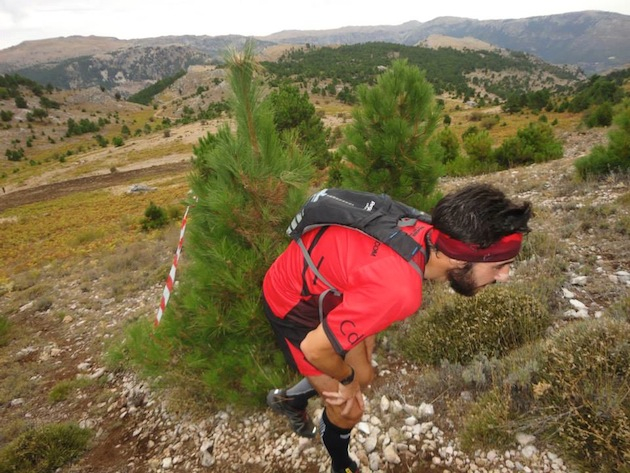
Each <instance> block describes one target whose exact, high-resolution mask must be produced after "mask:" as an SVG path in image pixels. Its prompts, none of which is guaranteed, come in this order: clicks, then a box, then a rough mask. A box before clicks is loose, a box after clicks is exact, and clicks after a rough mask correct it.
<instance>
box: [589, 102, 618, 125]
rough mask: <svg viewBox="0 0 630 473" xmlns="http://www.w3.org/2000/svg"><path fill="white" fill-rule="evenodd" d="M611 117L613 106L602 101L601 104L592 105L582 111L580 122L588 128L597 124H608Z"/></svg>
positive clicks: (610, 121)
mask: <svg viewBox="0 0 630 473" xmlns="http://www.w3.org/2000/svg"><path fill="white" fill-rule="evenodd" d="M612 119H613V106H612V104H611V103H610V102H604V103H603V104H600V105H597V106H596V107H593V108H592V109H591V110H588V111H586V112H585V113H584V117H583V118H582V122H583V123H584V124H585V125H586V126H587V127H588V128H594V127H597V126H610V125H611V124H612Z"/></svg>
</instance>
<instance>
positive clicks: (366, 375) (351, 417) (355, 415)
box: [308, 337, 374, 473]
mask: <svg viewBox="0 0 630 473" xmlns="http://www.w3.org/2000/svg"><path fill="white" fill-rule="evenodd" d="M373 341H374V339H373V337H370V340H369V342H370V343H366V342H367V340H366V341H364V342H362V343H360V344H359V345H357V346H356V347H354V348H353V349H352V350H350V351H349V352H348V354H347V355H346V358H345V361H346V363H348V364H349V365H350V366H352V368H354V372H355V376H356V377H357V378H358V380H359V383H360V384H361V389H362V390H364V389H365V388H366V387H367V386H368V385H369V384H370V382H371V381H372V378H373V376H374V370H373V368H372V363H371V354H372V350H373V348H374V343H373ZM308 380H309V382H310V384H311V385H312V386H313V387H314V388H315V389H316V390H317V392H318V393H319V394H320V395H321V393H323V392H324V391H337V389H338V388H339V382H338V381H337V380H335V379H332V378H331V377H329V376H327V375H320V376H309V377H308ZM342 407H343V406H333V405H327V406H326V407H325V408H324V412H323V413H322V418H321V421H320V424H319V425H320V427H319V429H320V435H321V438H322V442H323V444H324V446H325V447H326V450H328V454H329V455H330V458H331V460H332V471H333V472H335V473H336V472H340V473H355V472H356V471H358V466H357V465H356V463H355V462H354V461H353V460H352V459H351V458H350V456H349V454H348V447H349V445H350V434H351V432H352V428H353V427H354V426H355V425H356V424H357V423H358V422H359V421H360V420H361V416H362V415H363V410H362V409H361V408H360V407H359V406H358V405H356V404H355V407H354V408H353V409H352V410H351V412H350V413H349V414H347V415H343V414H342V413H341V411H342Z"/></svg>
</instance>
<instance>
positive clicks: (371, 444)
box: [363, 435, 378, 453]
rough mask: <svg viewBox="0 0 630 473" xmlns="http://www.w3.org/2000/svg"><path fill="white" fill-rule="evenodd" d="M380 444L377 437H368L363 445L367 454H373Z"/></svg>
mask: <svg viewBox="0 0 630 473" xmlns="http://www.w3.org/2000/svg"><path fill="white" fill-rule="evenodd" d="M377 444H378V439H377V438H376V436H375V435H373V436H370V437H368V438H367V439H365V442H364V443H363V448H364V449H365V451H366V452H367V453H372V452H373V451H374V450H375V449H376V445H377Z"/></svg>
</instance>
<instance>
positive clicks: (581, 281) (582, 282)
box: [571, 276, 588, 286]
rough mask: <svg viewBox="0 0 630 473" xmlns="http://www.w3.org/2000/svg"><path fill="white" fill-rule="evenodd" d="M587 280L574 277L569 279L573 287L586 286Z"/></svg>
mask: <svg viewBox="0 0 630 473" xmlns="http://www.w3.org/2000/svg"><path fill="white" fill-rule="evenodd" d="M587 281H588V278H587V277H586V276H575V277H574V278H572V279H571V284H573V285H574V286H586V282H587Z"/></svg>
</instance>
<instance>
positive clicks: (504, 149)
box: [494, 122, 564, 168]
mask: <svg viewBox="0 0 630 473" xmlns="http://www.w3.org/2000/svg"><path fill="white" fill-rule="evenodd" d="M563 154H564V150H563V147H562V143H561V142H560V141H559V140H557V139H556V138H555V136H554V134H553V128H552V127H551V125H549V124H548V123H544V122H536V123H529V124H528V125H527V126H526V127H525V128H521V129H519V130H518V131H517V132H516V136H515V137H511V138H507V139H506V140H504V141H503V143H501V146H499V147H498V148H497V149H496V150H495V152H494V157H495V160H496V161H497V162H498V163H499V165H500V166H502V167H505V168H509V167H512V166H523V165H526V164H534V163H542V162H545V161H551V160H554V159H559V158H561V157H562V156H563Z"/></svg>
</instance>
